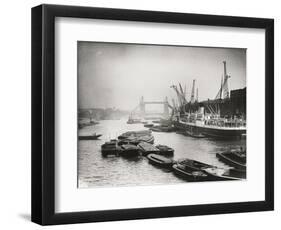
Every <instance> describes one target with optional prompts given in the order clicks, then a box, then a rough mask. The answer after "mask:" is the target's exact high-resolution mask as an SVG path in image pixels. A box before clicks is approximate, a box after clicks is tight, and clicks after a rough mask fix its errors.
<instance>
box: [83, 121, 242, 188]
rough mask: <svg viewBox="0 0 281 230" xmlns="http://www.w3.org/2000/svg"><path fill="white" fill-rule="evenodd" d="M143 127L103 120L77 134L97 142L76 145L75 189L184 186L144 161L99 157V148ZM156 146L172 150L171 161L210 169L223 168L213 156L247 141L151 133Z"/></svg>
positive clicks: (172, 175) (141, 158)
mask: <svg viewBox="0 0 281 230" xmlns="http://www.w3.org/2000/svg"><path fill="white" fill-rule="evenodd" d="M144 129H146V128H144V127H143V125H142V124H126V120H105V121H100V124H98V125H94V126H87V127H84V128H83V129H81V130H79V135H86V134H92V133H94V132H96V133H100V134H102V135H103V136H102V137H101V138H100V140H90V141H84V140H82V141H81V140H80V141H79V142H78V186H79V187H80V188H83V187H97V186H107V187H108V186H135V185H156V184H174V183H182V182H185V181H183V180H181V179H180V178H178V177H176V176H175V175H174V174H173V173H172V172H171V171H169V170H167V169H166V170H165V169H160V168H157V167H155V166H153V165H151V164H149V163H148V160H147V159H146V158H145V157H141V156H139V157H135V158H130V159H126V158H123V157H114V156H112V157H107V158H103V157H102V156H101V145H102V144H103V143H104V142H105V141H108V140H110V139H114V138H117V136H118V135H120V134H121V133H123V132H126V131H130V130H144ZM152 134H153V135H154V138H155V144H165V145H168V146H170V147H172V148H174V149H175V153H174V159H175V160H178V159H182V158H190V159H194V160H198V161H202V162H205V163H208V164H211V165H216V166H220V167H225V165H224V164H223V163H221V162H219V161H218V160H217V158H216V153H217V152H219V151H222V150H226V149H228V148H239V147H240V146H243V147H244V148H245V147H246V140H245V139H244V140H214V139H207V138H200V139H196V138H192V137H188V136H183V135H180V134H177V133H175V132H171V133H160V132H153V133H152Z"/></svg>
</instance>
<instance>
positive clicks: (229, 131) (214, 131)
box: [174, 121, 246, 138]
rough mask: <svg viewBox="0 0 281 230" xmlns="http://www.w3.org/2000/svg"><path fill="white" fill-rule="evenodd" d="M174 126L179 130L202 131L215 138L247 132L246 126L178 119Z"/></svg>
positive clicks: (235, 135) (229, 136) (239, 135)
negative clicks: (209, 123) (181, 120)
mask: <svg viewBox="0 0 281 230" xmlns="http://www.w3.org/2000/svg"><path fill="white" fill-rule="evenodd" d="M174 126H175V127H176V128H177V129H179V130H183V131H191V132H196V133H201V134H203V135H205V136H207V137H213V138H237V137H241V136H242V135H243V134H246V128H223V127H210V126H204V125H196V124H192V123H184V122H178V121H175V122H174Z"/></svg>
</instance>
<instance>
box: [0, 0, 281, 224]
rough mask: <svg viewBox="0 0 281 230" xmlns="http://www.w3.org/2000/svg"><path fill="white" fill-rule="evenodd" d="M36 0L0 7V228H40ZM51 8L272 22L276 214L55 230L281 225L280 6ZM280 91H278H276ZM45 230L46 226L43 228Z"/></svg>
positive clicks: (176, 0)
mask: <svg viewBox="0 0 281 230" xmlns="http://www.w3.org/2000/svg"><path fill="white" fill-rule="evenodd" d="M41 3H42V2H41V1H36V0H29V1H20V0H18V1H17V0H11V1H2V2H1V13H0V17H1V20H0V23H1V27H0V28H1V30H0V31H1V36H0V39H1V42H0V63H1V64H0V67H1V69H0V76H1V77H0V98H1V113H0V127H1V129H0V130H1V131H0V135H1V137H0V149H1V154H0V156H1V158H0V162H1V164H0V178H1V181H0V183H1V190H0V220H1V221H0V226H1V229H39V228H40V227H39V226H38V225H36V224H33V223H31V222H30V220H29V219H30V201H31V198H30V186H31V181H30V168H31V166H30V160H31V157H30V143H31V139H30V124H31V117H30V114H31V113H30V110H31V103H30V98H31V92H30V90H31V89H30V88H31V87H30V84H31V81H30V43H31V42H30V34H31V31H30V20H31V17H30V9H31V7H32V6H35V5H38V4H41ZM44 3H50V4H68V5H85V6H99V7H111V8H128V9H130V8H131V9H142V10H162V11H176V12H187V13H204V14H221V15H235V16H250V17H269V18H274V19H275V64H276V67H275V117H276V119H275V142H276V145H275V194H276V195H275V211H274V212H259V213H242V214H228V215H213V216H199V217H180V218H167V219H153V220H138V221H119V222H109V223H95V224H76V225H68V226H56V227H53V228H56V229H64V228H66V227H67V228H68V229H92V228H98V229H113V228H114V229H132V228H133V229H148V228H158V229H160V228H162V229H171V228H175V227H179V228H183V229H196V230H200V229H228V230H232V229H235V230H237V229H247V228H249V229H265V228H268V229H270V228H271V229H278V227H277V225H281V211H280V209H281V202H280V201H281V199H280V197H281V182H280V175H281V166H280V165H279V162H281V156H280V150H281V144H280V141H279V139H280V138H281V131H280V129H281V122H280V119H278V118H279V117H280V115H281V105H280V96H281V93H280V92H281V91H280V90H279V89H280V87H281V80H280V78H278V75H279V74H280V65H278V63H279V62H280V54H281V47H280V35H281V32H280V19H281V15H280V4H279V1H274V0H264V1H258V0H256V1H245V0H235V1H234V0H232V1H226V0H212V1H208V0H205V1H203V0H196V1H187V0H183V1H181V0H172V1H171V0H168V1H164V0H162V1H160V0H159V1H157V0H135V1H132V0H131V1H130V0H119V1H117V0H115V1H114V0H107V1H102V0H96V1H86V0H80V1H78V0H69V1H66V0H55V1H47V0H46V1H44ZM278 91H279V92H278ZM48 228H49V227H48Z"/></svg>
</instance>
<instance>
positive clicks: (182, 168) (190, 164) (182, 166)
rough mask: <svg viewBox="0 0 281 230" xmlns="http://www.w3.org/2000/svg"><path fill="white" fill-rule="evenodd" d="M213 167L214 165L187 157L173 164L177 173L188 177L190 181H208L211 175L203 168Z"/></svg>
mask: <svg viewBox="0 0 281 230" xmlns="http://www.w3.org/2000/svg"><path fill="white" fill-rule="evenodd" d="M212 167H214V166H212V165H209V164H205V163H203V162H200V161H196V160H191V159H188V158H186V159H184V160H180V161H178V163H177V164H176V165H174V166H173V169H174V172H175V174H177V175H179V176H181V177H183V178H185V179H187V180H188V181H206V180H209V176H208V174H207V173H205V172H203V171H202V170H203V169H205V168H212Z"/></svg>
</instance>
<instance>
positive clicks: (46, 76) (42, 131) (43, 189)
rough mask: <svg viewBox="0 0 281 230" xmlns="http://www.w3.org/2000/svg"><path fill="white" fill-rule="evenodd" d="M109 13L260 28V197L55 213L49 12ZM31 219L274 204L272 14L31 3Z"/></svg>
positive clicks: (60, 220)
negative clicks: (262, 92) (262, 179)
mask: <svg viewBox="0 0 281 230" xmlns="http://www.w3.org/2000/svg"><path fill="white" fill-rule="evenodd" d="M56 17H71V18H88V19H109V20H124V21H138V22H154V23H170V24H193V25H209V26H227V27H241V28H261V29H265V36H266V37H265V43H266V44H265V93H266V95H265V124H266V127H265V132H266V133H265V137H266V138H265V139H266V140H265V144H266V146H265V150H264V151H265V200H264V201H254V202H252V201H251V202H239V203H220V204H204V205H188V206H173V207H156V208H138V209H122V210H107V211H89V212H72V213H55V90H54V89H55V46H54V45H55V44H54V43H55V39H54V37H55V30H54V28H55V18H56ZM31 206H32V209H31V213H32V221H33V222H35V223H38V224H41V225H53V224H71V223H83V222H98V221H115V220H130V219H142V218H162V217H177V216H193V215H205V214H221V213H237V212H252V211H267V210H273V209H274V20H273V19H264V18H247V17H230V16H216V15H202V14H186V13H171V12H153V11H139V10H126V9H110V8H93V7H77V6H60V5H40V6H36V7H34V8H32V205H31Z"/></svg>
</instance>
